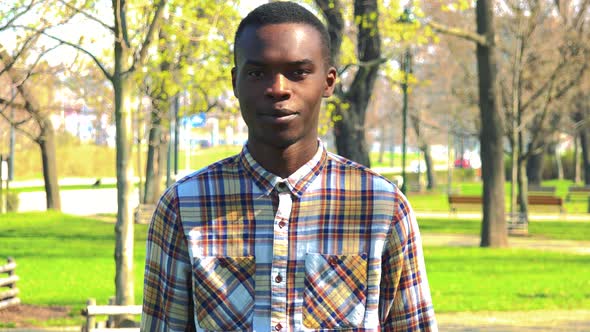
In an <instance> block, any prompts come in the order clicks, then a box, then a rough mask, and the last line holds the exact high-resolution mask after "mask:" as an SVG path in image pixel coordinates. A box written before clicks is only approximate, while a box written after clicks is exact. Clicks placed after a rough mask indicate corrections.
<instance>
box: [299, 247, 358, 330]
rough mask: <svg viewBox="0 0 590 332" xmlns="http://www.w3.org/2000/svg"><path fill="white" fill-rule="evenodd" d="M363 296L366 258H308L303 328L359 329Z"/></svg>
mask: <svg viewBox="0 0 590 332" xmlns="http://www.w3.org/2000/svg"><path fill="white" fill-rule="evenodd" d="M366 292H367V255H366V254H357V255H326V254H307V255H306V257H305V290H304V294H303V300H304V309H303V325H304V326H305V327H307V328H312V329H322V328H325V329H346V328H354V327H361V325H362V323H363V320H364V316H365V307H366V301H367V295H366V294H367V293H366Z"/></svg>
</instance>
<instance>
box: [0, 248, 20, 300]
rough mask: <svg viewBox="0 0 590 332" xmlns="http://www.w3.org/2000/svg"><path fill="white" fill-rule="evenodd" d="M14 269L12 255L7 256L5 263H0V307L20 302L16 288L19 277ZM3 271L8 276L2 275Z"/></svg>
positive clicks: (14, 263)
mask: <svg viewBox="0 0 590 332" xmlns="http://www.w3.org/2000/svg"><path fill="white" fill-rule="evenodd" d="M15 270H16V262H15V261H14V259H13V258H12V257H8V259H7V262H6V264H4V265H0V309H4V308H8V307H11V306H15V305H18V304H20V299H19V298H18V293H19V289H18V288H16V282H17V281H18V280H19V278H18V276H17V275H16V272H15ZM4 273H7V274H8V276H6V277H2V275H3V274H4ZM3 289H5V290H3Z"/></svg>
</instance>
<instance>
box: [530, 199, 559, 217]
mask: <svg viewBox="0 0 590 332" xmlns="http://www.w3.org/2000/svg"><path fill="white" fill-rule="evenodd" d="M528 203H529V206H540V207H549V208H552V207H556V208H558V209H559V212H560V213H565V207H564V206H563V198H561V197H557V196H529V199H528Z"/></svg>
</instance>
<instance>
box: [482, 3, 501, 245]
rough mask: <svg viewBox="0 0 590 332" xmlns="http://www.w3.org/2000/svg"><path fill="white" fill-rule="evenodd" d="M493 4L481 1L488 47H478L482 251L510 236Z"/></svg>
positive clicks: (499, 243)
mask: <svg viewBox="0 0 590 332" xmlns="http://www.w3.org/2000/svg"><path fill="white" fill-rule="evenodd" d="M493 7H494V6H493V1H492V0H479V1H477V8H476V11H477V32H478V33H479V34H480V35H482V36H485V37H486V41H487V43H486V45H482V44H480V43H478V44H477V68H478V78H479V107H480V116H481V123H484V124H486V125H485V126H482V127H481V131H480V144H481V159H482V178H483V202H484V203H483V222H482V231H481V243H480V245H481V246H482V247H506V246H507V245H508V232H507V229H506V216H505V207H504V179H505V178H504V165H503V164H504V151H503V146H504V145H503V128H504V125H503V119H502V117H501V115H500V109H499V106H498V100H497V99H498V97H497V82H496V74H497V64H496V55H495V45H494V39H495V32H494V18H493V17H494V16H493V15H494V12H493Z"/></svg>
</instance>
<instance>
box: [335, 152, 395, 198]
mask: <svg viewBox="0 0 590 332" xmlns="http://www.w3.org/2000/svg"><path fill="white" fill-rule="evenodd" d="M328 163H330V164H331V168H332V169H340V170H341V171H344V175H345V176H351V177H359V178H364V179H368V180H370V181H371V182H373V184H374V185H377V186H378V187H380V188H382V189H384V190H387V191H396V190H397V187H396V186H395V184H393V182H391V180H389V179H388V178H386V177H384V176H383V175H381V174H379V173H377V172H375V171H374V170H372V169H371V168H369V167H367V166H365V165H363V164H359V163H357V162H355V161H353V160H350V159H348V158H346V157H343V156H341V155H338V154H335V153H332V152H328Z"/></svg>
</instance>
